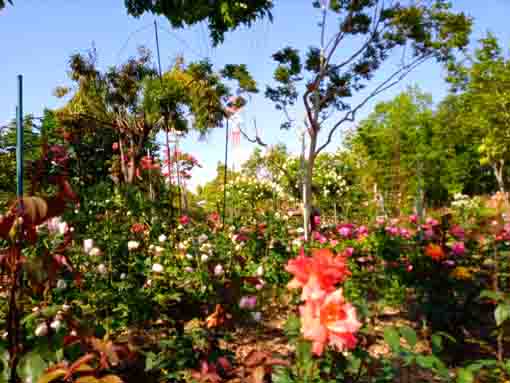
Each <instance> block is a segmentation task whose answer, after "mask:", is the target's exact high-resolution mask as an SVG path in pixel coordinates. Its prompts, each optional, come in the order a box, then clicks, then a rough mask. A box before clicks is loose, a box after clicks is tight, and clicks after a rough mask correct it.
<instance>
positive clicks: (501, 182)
mask: <svg viewBox="0 0 510 383" xmlns="http://www.w3.org/2000/svg"><path fill="white" fill-rule="evenodd" d="M492 169H493V170H494V175H495V176H496V180H497V181H498V188H499V191H500V192H502V193H505V191H506V190H505V189H506V188H505V179H504V169H505V160H499V161H498V162H496V163H494V164H493V165H492Z"/></svg>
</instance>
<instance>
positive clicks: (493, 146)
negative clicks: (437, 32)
mask: <svg viewBox="0 0 510 383" xmlns="http://www.w3.org/2000/svg"><path fill="white" fill-rule="evenodd" d="M480 45H481V46H480V47H479V48H478V49H477V50H476V52H475V54H474V57H471V58H470V59H469V60H468V64H464V63H460V64H452V65H451V66H450V67H449V69H450V76H449V78H448V80H449V81H450V82H451V84H452V90H453V92H455V93H457V94H459V98H458V103H459V104H461V105H462V117H463V118H462V122H463V124H464V125H465V126H466V127H467V128H470V129H477V130H479V136H481V137H482V139H481V143H480V145H479V147H478V150H479V152H480V154H481V156H482V157H481V161H482V164H488V165H490V166H491V167H492V169H493V172H494V176H495V177H496V180H497V183H498V187H499V190H500V191H502V192H505V191H506V190H507V180H506V175H505V169H506V165H507V164H508V162H509V161H510V58H507V57H505V55H504V54H503V52H502V49H501V47H500V45H499V43H498V41H497V39H496V37H494V35H492V34H490V33H489V34H487V36H486V37H485V38H483V39H481V40H480Z"/></svg>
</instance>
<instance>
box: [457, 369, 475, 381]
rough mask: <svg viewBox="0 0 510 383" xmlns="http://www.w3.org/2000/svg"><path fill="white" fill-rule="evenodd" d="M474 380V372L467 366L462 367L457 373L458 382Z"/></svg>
mask: <svg viewBox="0 0 510 383" xmlns="http://www.w3.org/2000/svg"><path fill="white" fill-rule="evenodd" d="M474 380H475V376H474V375H473V373H472V372H471V371H469V370H467V369H465V368H461V369H460V370H459V372H458V373H457V383H472V382H474Z"/></svg>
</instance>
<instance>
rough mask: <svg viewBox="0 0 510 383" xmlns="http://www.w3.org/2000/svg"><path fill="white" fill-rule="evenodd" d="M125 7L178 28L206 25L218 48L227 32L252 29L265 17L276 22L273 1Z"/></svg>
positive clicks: (145, 1) (148, 1)
mask: <svg viewBox="0 0 510 383" xmlns="http://www.w3.org/2000/svg"><path fill="white" fill-rule="evenodd" d="M125 4H126V8H127V11H128V13H129V14H130V15H132V16H135V17H138V16H140V15H142V14H143V13H146V12H150V13H153V14H156V15H161V16H165V17H166V18H167V19H168V21H169V22H170V24H171V25H172V27H174V28H182V27H184V26H189V25H194V24H196V23H199V22H206V23H207V25H208V28H209V31H210V35H211V39H212V41H213V43H214V44H215V45H217V44H218V43H221V42H223V39H224V36H225V33H226V32H228V31H231V30H234V29H236V28H237V27H238V26H239V25H248V26H250V25H251V24H252V23H253V22H254V21H256V20H257V19H259V18H263V17H269V18H270V19H272V15H271V9H272V7H273V2H272V1H271V0H240V1H231V0H217V1H210V0H193V1H174V0H155V1H153V0H125Z"/></svg>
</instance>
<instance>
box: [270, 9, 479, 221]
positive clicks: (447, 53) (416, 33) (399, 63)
mask: <svg viewBox="0 0 510 383" xmlns="http://www.w3.org/2000/svg"><path fill="white" fill-rule="evenodd" d="M314 6H315V7H316V8H322V15H323V17H322V22H321V24H320V28H321V30H320V40H319V44H318V46H314V47H311V48H310V49H309V50H308V52H307V54H306V57H305V61H304V64H303V63H302V59H301V56H300V54H299V51H298V50H297V49H295V48H292V47H286V48H284V49H282V50H280V51H278V52H276V53H275V54H274V55H273V58H274V60H275V61H276V62H277V63H278V66H277V68H276V71H275V74H274V79H275V81H276V83H277V84H276V86H272V87H268V88H267V91H266V95H267V97H269V98H270V99H271V100H272V101H274V102H275V104H276V107H277V109H281V110H283V111H285V112H287V109H288V108H289V107H290V106H292V105H295V103H296V102H297V101H298V97H299V96H300V93H299V90H300V89H301V88H300V86H301V84H303V82H304V92H303V94H302V95H301V99H302V102H303V104H304V108H305V110H306V116H305V121H306V126H307V133H308V139H309V149H308V156H307V165H306V172H305V173H306V174H305V185H306V187H305V198H304V216H305V226H306V227H309V223H308V217H309V216H310V212H311V207H312V191H311V185H312V178H313V169H314V164H315V159H316V157H317V155H318V154H319V153H320V152H321V151H322V150H324V149H325V148H326V147H327V146H328V145H329V144H330V143H331V142H332V140H333V137H334V134H335V133H336V132H337V131H338V130H339V129H340V128H341V127H343V126H344V125H345V124H346V123H349V122H353V121H354V120H355V117H356V114H357V113H358V111H359V110H360V109H361V108H363V107H364V106H365V105H366V104H367V103H368V102H369V101H370V100H372V99H373V98H374V97H376V96H378V95H379V94H381V93H382V92H384V91H385V90H387V89H389V88H391V87H392V86H394V85H396V84H398V83H399V82H400V81H402V80H403V79H404V78H405V77H406V76H407V75H408V74H409V73H410V72H411V71H412V70H414V69H415V68H416V67H418V66H419V65H421V64H423V63H425V62H427V61H429V60H432V59H435V60H436V61H439V62H447V61H449V60H452V59H453V57H454V54H455V50H456V49H461V50H462V49H464V48H465V47H466V46H467V44H468V42H469V34H470V31H471V19H470V18H469V17H467V16H466V15H464V14H463V13H454V12H452V11H451V5H450V3H449V2H448V1H446V0H428V1H423V2H416V1H412V0H408V1H399V2H385V1H383V0H330V1H327V0H321V1H314ZM329 12H331V13H333V14H334V16H335V19H336V20H339V21H338V24H337V25H335V26H334V32H333V34H332V36H331V37H330V38H326V33H327V28H326V26H327V24H326V21H327V16H328V13H329ZM347 44H348V45H347ZM344 45H347V46H349V47H350V46H352V45H354V46H356V48H354V49H352V50H351V48H349V53H348V54H347V55H344V57H341V56H340V55H341V52H342V49H344ZM399 50H400V55H399V56H394V58H395V60H390V58H392V55H393V54H395V55H396V53H397V52H398V51H399ZM386 62H388V63H391V64H393V65H392V66H390V67H389V72H387V73H389V75H387V76H386V77H384V78H383V79H382V80H380V81H379V79H380V76H377V77H376V74H378V73H381V72H382V73H383V74H384V72H383V71H381V69H382V68H384V67H385V66H384V65H383V64H384V63H386ZM355 96H356V97H355ZM287 115H288V113H287ZM289 126H290V123H289V122H287V123H286V124H284V127H287V128H288V127H289ZM321 133H326V134H325V140H324V139H323V140H322V141H320V138H321V137H320V134H321Z"/></svg>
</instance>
